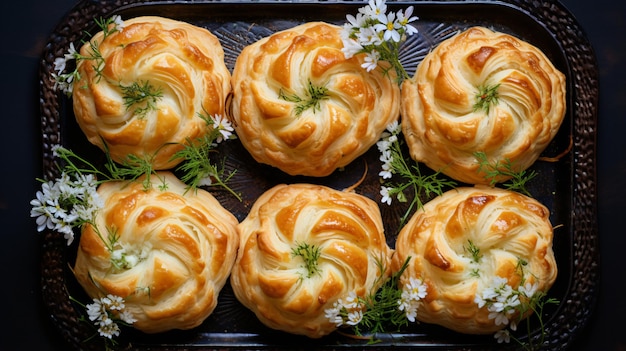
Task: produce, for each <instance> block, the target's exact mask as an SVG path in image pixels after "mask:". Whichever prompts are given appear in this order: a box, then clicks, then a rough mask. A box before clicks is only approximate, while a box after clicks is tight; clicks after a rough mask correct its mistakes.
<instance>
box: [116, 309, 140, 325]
mask: <svg viewBox="0 0 626 351" xmlns="http://www.w3.org/2000/svg"><path fill="white" fill-rule="evenodd" d="M119 318H120V319H121V320H122V321H124V322H125V323H128V324H133V323H135V322H136V321H137V319H135V317H133V315H132V313H130V311H122V312H120V315H119Z"/></svg>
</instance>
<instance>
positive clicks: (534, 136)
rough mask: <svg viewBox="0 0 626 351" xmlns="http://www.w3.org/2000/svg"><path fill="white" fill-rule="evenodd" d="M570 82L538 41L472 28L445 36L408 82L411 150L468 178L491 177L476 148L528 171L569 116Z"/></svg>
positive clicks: (405, 119) (405, 118)
mask: <svg viewBox="0 0 626 351" xmlns="http://www.w3.org/2000/svg"><path fill="white" fill-rule="evenodd" d="M494 89H495V90H494ZM565 89H566V87H565V76H564V75H563V74H562V73H561V72H560V71H558V70H557V69H556V68H555V67H554V66H553V64H552V63H551V62H550V60H549V59H548V58H547V57H546V56H545V55H544V53H543V52H542V51H541V50H540V49H538V48H537V47H535V46H533V45H531V44H529V43H527V42H524V41H522V40H519V39H516V38H514V37H512V36H511V35H507V34H504V33H499V32H494V31H492V30H490V29H487V28H483V27H474V28H470V29H468V30H466V31H464V32H462V33H459V34H457V35H455V36H454V37H452V38H449V39H447V40H445V41H443V42H442V43H440V44H439V45H438V46H437V47H436V48H435V49H434V50H433V51H432V52H430V53H429V54H428V55H427V56H426V57H425V58H424V60H423V61H422V62H421V63H420V64H419V65H418V68H417V72H416V74H415V76H414V77H413V78H412V79H409V80H406V81H405V82H404V83H403V85H402V110H401V111H402V112H401V113H402V127H403V133H404V136H405V138H406V140H407V144H408V146H409V151H410V154H411V157H412V158H413V159H415V160H417V161H419V162H423V163H425V164H426V165H427V166H428V167H430V168H431V169H433V170H435V171H441V172H442V173H444V174H446V175H448V176H450V177H451V178H454V179H456V180H458V181H461V182H465V183H470V184H489V183H490V181H491V179H486V178H485V173H484V172H478V165H479V163H478V161H477V159H476V157H475V153H476V152H483V153H485V155H486V156H487V159H488V160H489V161H490V162H489V163H490V164H492V165H495V163H496V162H500V163H502V162H507V160H508V162H511V164H512V165H513V166H514V167H515V169H516V171H521V170H525V169H527V168H528V167H530V166H531V165H532V164H533V163H534V162H535V161H536V160H537V158H538V157H539V155H540V153H541V152H542V151H543V150H544V149H545V148H546V147H547V146H548V144H549V143H550V141H551V140H552V139H553V138H554V136H555V135H556V133H557V131H558V129H559V127H560V125H561V123H562V121H563V118H564V115H565V109H566V101H565ZM493 91H495V92H496V98H495V99H493V97H494V94H492V92H493ZM490 99H491V100H490ZM489 101H491V102H489ZM505 180H507V178H506V177H502V176H501V177H498V178H497V181H505Z"/></svg>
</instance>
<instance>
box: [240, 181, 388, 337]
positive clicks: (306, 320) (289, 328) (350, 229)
mask: <svg viewBox="0 0 626 351" xmlns="http://www.w3.org/2000/svg"><path fill="white" fill-rule="evenodd" d="M238 231H239V235H240V239H241V242H240V248H239V253H238V256H237V261H236V263H235V266H234V267H233V270H232V274H231V286H232V288H233V291H234V293H235V296H236V297H237V299H238V300H239V301H241V303H242V304H243V305H245V306H246V307H247V308H249V309H250V310H252V311H253V312H254V313H255V314H256V316H257V317H258V318H259V320H260V321H261V322H263V323H264V324H265V325H267V326H269V327H271V328H273V329H277V330H282V331H286V332H289V333H293V334H300V335H306V336H309V337H311V338H319V337H322V336H324V335H327V334H329V333H331V332H332V331H334V330H335V329H336V326H335V324H334V323H332V322H331V321H329V320H328V319H327V318H326V316H325V309H328V308H331V307H332V306H333V303H335V302H336V301H337V300H338V299H340V298H346V297H347V296H348V294H349V293H350V292H355V293H356V294H357V295H358V296H361V297H364V296H365V295H366V294H369V293H371V292H372V290H373V289H377V288H378V284H379V282H378V280H377V277H379V276H382V277H383V278H384V277H386V276H387V275H388V274H389V268H390V264H391V254H392V250H391V249H390V248H389V247H388V246H387V244H386V242H385V235H384V233H383V225H382V219H381V215H380V211H379V210H378V206H377V205H376V203H374V202H373V201H372V200H370V199H368V198H366V197H364V196H362V195H358V194H355V193H350V192H342V191H338V190H334V189H330V188H327V187H323V186H319V185H311V184H293V185H284V184H281V185H277V186H275V187H274V188H272V189H270V190H268V191H267V192H265V193H264V194H263V195H262V196H261V197H259V199H258V200H257V201H256V202H255V204H254V205H253V207H252V209H251V211H250V213H249V215H248V217H247V218H246V219H245V220H243V221H242V222H241V223H240V224H239V226H238ZM303 244H307V245H310V246H315V247H317V248H319V249H320V257H319V259H318V260H317V263H318V264H317V268H318V271H317V272H316V273H313V274H311V275H309V274H308V270H307V269H306V268H305V266H304V264H305V263H304V262H305V261H304V260H303V259H302V257H301V256H297V255H294V254H293V250H294V249H295V248H297V247H299V246H301V245H303ZM378 264H382V265H383V267H385V269H384V272H382V274H381V270H380V268H379V266H378Z"/></svg>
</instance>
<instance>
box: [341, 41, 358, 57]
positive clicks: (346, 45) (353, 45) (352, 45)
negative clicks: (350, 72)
mask: <svg viewBox="0 0 626 351" xmlns="http://www.w3.org/2000/svg"><path fill="white" fill-rule="evenodd" d="M362 50H363V46H361V44H359V42H358V41H356V40H354V39H351V38H347V39H344V40H343V47H342V48H341V52H343V55H344V56H345V57H346V59H349V58H351V57H352V56H354V55H356V54H358V53H360V52H361V51H362Z"/></svg>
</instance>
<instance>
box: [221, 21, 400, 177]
mask: <svg viewBox="0 0 626 351" xmlns="http://www.w3.org/2000/svg"><path fill="white" fill-rule="evenodd" d="M340 33H341V27H338V26H335V25H331V24H327V23H322V22H309V23H305V24H302V25H298V26H296V27H293V28H290V29H287V30H284V31H281V32H278V33H275V34H273V35H271V36H269V37H265V38H263V39H261V40H259V41H257V42H255V43H253V44H251V45H249V46H247V47H245V48H244V49H243V50H242V52H241V54H240V55H239V57H238V58H237V61H236V64H235V68H234V70H233V76H232V86H233V101H232V111H231V113H232V118H233V120H234V123H233V124H234V126H235V130H236V131H237V135H238V137H239V139H240V140H241V142H242V144H243V145H244V147H245V148H246V149H247V150H248V151H249V152H250V154H251V155H252V156H253V157H254V158H255V159H256V160H257V161H258V162H260V163H264V164H268V165H271V166H274V167H277V168H279V169H280V170H282V171H284V172H286V173H288V174H290V175H304V176H314V177H323V176H327V175H329V174H331V173H332V172H333V171H335V170H336V169H337V168H340V167H343V166H346V165H348V164H349V163H350V162H352V161H353V160H355V159H356V158H357V157H359V156H360V155H362V154H363V153H365V151H367V150H368V149H369V148H370V147H371V146H372V145H373V144H375V143H376V141H377V140H378V139H379V138H380V135H381V133H382V132H383V131H384V129H385V127H386V126H387V125H388V124H389V123H391V122H393V121H396V120H397V119H398V117H399V113H400V112H399V111H400V89H399V87H398V85H397V83H396V79H395V71H393V70H389V72H388V74H384V73H383V72H382V70H381V68H377V69H375V70H373V71H370V72H367V71H366V70H365V69H364V68H362V67H361V64H362V63H363V62H364V55H363V54H359V55H356V56H354V57H352V58H350V59H346V58H345V57H344V54H343V53H342V51H341V49H342V48H343V44H342V41H341V34H340ZM384 64H385V63H381V65H384ZM311 89H325V90H326V93H325V94H319V95H317V96H318V98H319V97H320V96H323V97H322V98H319V99H311V97H312V96H314V95H315V94H311V93H310V90H311ZM298 99H301V100H302V101H300V102H296V100H298ZM315 101H317V103H318V104H317V105H316V103H315ZM307 103H309V104H308V107H307V108H305V109H303V110H302V111H300V109H301V108H302V106H305V105H307Z"/></svg>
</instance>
